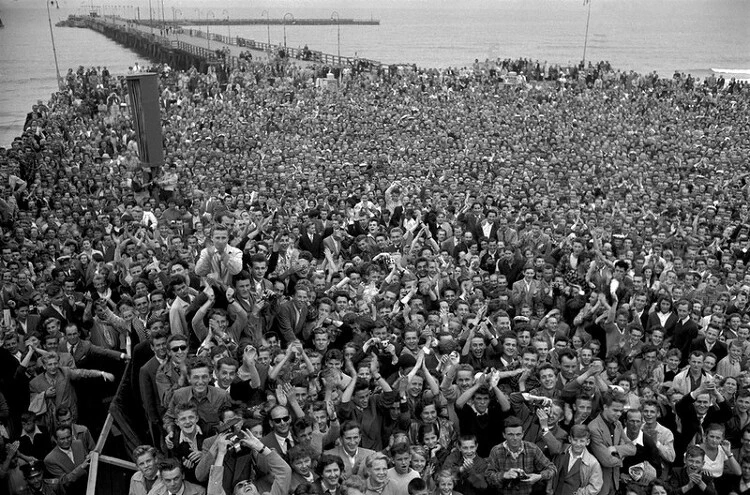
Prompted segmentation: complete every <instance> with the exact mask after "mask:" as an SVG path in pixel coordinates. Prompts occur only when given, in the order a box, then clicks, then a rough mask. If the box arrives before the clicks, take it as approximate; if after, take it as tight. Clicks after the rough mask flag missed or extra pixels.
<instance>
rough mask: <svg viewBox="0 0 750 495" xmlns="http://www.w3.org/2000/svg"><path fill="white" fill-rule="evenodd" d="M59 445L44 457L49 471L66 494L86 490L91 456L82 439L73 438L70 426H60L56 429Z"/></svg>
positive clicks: (74, 494)
mask: <svg viewBox="0 0 750 495" xmlns="http://www.w3.org/2000/svg"><path fill="white" fill-rule="evenodd" d="M55 439H56V440H57V446H56V447H55V448H54V449H52V451H51V452H50V453H49V454H47V457H45V458H44V466H45V468H46V469H47V472H48V473H49V474H50V475H51V476H52V477H53V478H56V479H57V480H58V482H59V483H60V485H61V486H62V487H63V488H64V490H65V493H66V494H73V495H77V494H80V495H82V494H84V493H85V492H86V474H87V473H88V467H89V456H88V454H87V453H86V449H85V447H84V446H83V443H81V441H80V440H74V439H73V432H72V430H71V429H70V426H64V425H61V426H58V427H57V428H56V430H55Z"/></svg>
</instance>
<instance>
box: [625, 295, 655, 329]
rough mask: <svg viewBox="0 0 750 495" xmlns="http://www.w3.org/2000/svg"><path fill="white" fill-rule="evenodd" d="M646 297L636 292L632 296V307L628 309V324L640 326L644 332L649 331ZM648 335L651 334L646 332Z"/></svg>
mask: <svg viewBox="0 0 750 495" xmlns="http://www.w3.org/2000/svg"><path fill="white" fill-rule="evenodd" d="M647 305H648V295H647V294H646V293H645V292H638V293H637V294H635V295H634V296H633V306H632V307H631V308H630V322H631V323H637V324H639V325H640V326H641V328H642V329H643V331H644V332H647V331H649V330H650V329H649V328H648V308H647V307H646V306H647ZM648 333H649V335H650V334H651V332H648Z"/></svg>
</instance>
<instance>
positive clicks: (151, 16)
mask: <svg viewBox="0 0 750 495" xmlns="http://www.w3.org/2000/svg"><path fill="white" fill-rule="evenodd" d="M148 27H149V28H151V36H153V35H154V11H153V9H152V8H151V0H148Z"/></svg>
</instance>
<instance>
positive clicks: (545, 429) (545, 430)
mask: <svg viewBox="0 0 750 495" xmlns="http://www.w3.org/2000/svg"><path fill="white" fill-rule="evenodd" d="M547 433H549V428H542V436H544V435H546V434H547Z"/></svg>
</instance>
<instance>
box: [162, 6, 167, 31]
mask: <svg viewBox="0 0 750 495" xmlns="http://www.w3.org/2000/svg"><path fill="white" fill-rule="evenodd" d="M161 28H162V29H164V30H165V31H166V29H167V20H166V19H165V18H164V0H161Z"/></svg>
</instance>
